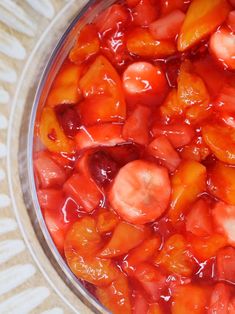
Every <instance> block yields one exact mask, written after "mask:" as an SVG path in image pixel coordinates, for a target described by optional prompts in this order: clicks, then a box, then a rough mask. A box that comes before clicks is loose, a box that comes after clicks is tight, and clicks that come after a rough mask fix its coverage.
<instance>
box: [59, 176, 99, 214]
mask: <svg viewBox="0 0 235 314" xmlns="http://www.w3.org/2000/svg"><path fill="white" fill-rule="evenodd" d="M63 190H64V191H65V193H66V194H67V195H68V196H70V197H71V198H72V199H74V201H75V202H77V203H78V204H79V205H81V206H82V207H83V208H84V210H85V211H87V212H91V211H92V210H93V209H95V208H96V207H98V206H99V204H100V202H101V200H102V199H103V195H102V193H101V191H100V189H99V188H98V186H97V185H96V184H95V182H94V181H93V180H92V178H91V177H90V176H89V175H86V174H83V173H75V174H73V175H72V176H71V177H70V178H69V179H68V180H67V181H66V182H65V184H64V186H63Z"/></svg>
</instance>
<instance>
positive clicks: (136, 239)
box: [99, 221, 149, 258]
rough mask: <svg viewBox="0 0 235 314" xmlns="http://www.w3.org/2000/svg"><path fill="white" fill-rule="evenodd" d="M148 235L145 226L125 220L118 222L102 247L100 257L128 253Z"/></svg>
mask: <svg viewBox="0 0 235 314" xmlns="http://www.w3.org/2000/svg"><path fill="white" fill-rule="evenodd" d="M148 235H149V229H148V228H147V227H145V226H135V225H131V224H129V223H127V222H124V221H122V222H119V223H118V225H117V226H116V228H115V229H114V231H113V234H112V236H111V239H110V240H109V241H108V243H107V244H106V245H105V246H104V248H102V250H101V252H100V253H99V256H100V257H105V258H106V257H107V258H111V257H116V256H120V255H124V254H126V253H128V252H129V251H130V250H131V249H133V248H134V247H136V246H138V245H139V244H140V243H141V242H143V241H144V240H145V239H146V237H147V236H148Z"/></svg>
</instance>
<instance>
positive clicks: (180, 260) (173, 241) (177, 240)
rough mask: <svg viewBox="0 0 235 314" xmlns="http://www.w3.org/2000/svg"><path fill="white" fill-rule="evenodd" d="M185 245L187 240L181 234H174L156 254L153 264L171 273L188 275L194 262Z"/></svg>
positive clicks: (192, 269) (190, 273)
mask: <svg viewBox="0 0 235 314" xmlns="http://www.w3.org/2000/svg"><path fill="white" fill-rule="evenodd" d="M187 246H188V244H187V241H186V240H185V238H184V237H183V236H182V235H180V234H174V235H173V236H171V237H170V238H169V239H168V240H167V241H166V242H165V244H164V246H163V248H162V250H161V251H160V253H159V254H157V255H156V257H155V259H154V264H155V265H159V266H161V267H163V268H164V269H165V270H166V271H167V272H169V273H171V274H177V275H180V276H185V277H190V276H191V275H192V273H193V271H194V269H195V264H194V263H193V260H192V258H191V257H190V252H189V250H188V248H187Z"/></svg>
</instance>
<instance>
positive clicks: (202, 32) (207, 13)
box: [178, 0, 230, 51]
mask: <svg viewBox="0 0 235 314" xmlns="http://www.w3.org/2000/svg"><path fill="white" fill-rule="evenodd" d="M229 9H230V7H229V4H228V2H227V0H207V1H206V2H205V1H204V0H193V1H192V2H191V4H190V7H189V9H188V11H187V13H186V18H185V20H184V23H183V26H182V28H181V32H180V35H179V38H178V50H179V51H185V50H187V49H189V48H191V47H192V46H194V45H196V44H197V43H198V42H200V41H201V40H202V39H204V38H206V37H207V36H209V35H210V34H211V33H212V32H213V31H214V30H215V29H216V28H217V27H218V26H220V25H221V24H222V23H223V22H224V21H225V19H226V17H227V15H228V13H229Z"/></svg>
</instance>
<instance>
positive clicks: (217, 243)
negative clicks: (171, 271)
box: [188, 233, 228, 261]
mask: <svg viewBox="0 0 235 314" xmlns="http://www.w3.org/2000/svg"><path fill="white" fill-rule="evenodd" d="M188 240H189V242H190V245H191V250H192V253H193V255H194V256H195V257H196V258H197V259H198V260H199V261H206V260H208V259H209V258H211V257H215V256H216V254H217V252H218V251H219V250H220V249H221V248H223V247H224V246H226V245H227V243H228V242H227V239H226V237H225V236H223V235H221V234H218V233H213V234H212V235H210V236H207V237H197V236H193V235H190V236H189V237H188Z"/></svg>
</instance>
